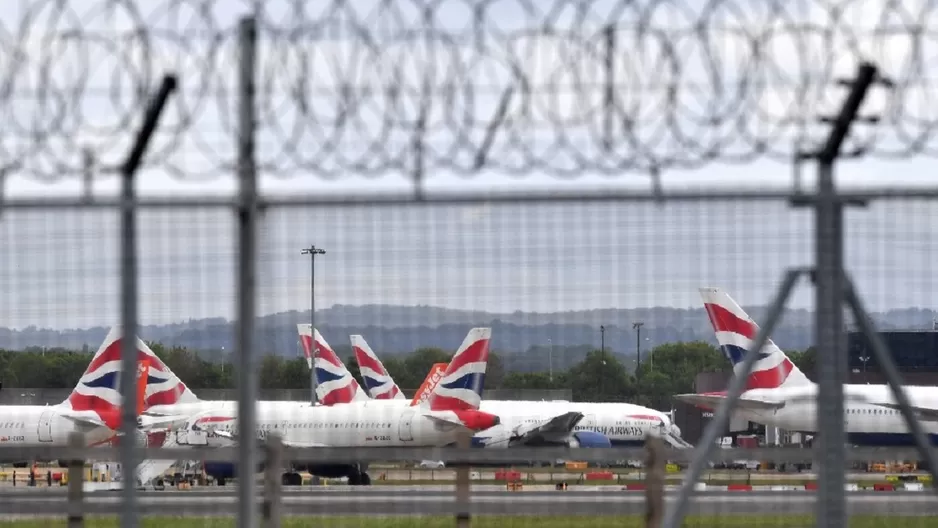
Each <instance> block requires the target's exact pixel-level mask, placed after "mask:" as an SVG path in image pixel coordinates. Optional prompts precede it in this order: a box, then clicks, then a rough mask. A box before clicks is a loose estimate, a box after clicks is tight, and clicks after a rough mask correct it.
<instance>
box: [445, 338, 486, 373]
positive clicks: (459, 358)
mask: <svg viewBox="0 0 938 528" xmlns="http://www.w3.org/2000/svg"><path fill="white" fill-rule="evenodd" d="M488 358H489V340H488V339H480V340H478V341H476V342H474V343H472V344H471V345H469V346H468V347H466V349H465V350H463V351H462V352H460V353H458V354H456V356H455V357H453V360H452V361H450V363H449V366H448V367H447V369H446V372H447V374H449V373H452V372H456V371H457V370H459V369H460V368H461V367H463V366H464V365H467V364H469V363H484V362H486V361H488Z"/></svg>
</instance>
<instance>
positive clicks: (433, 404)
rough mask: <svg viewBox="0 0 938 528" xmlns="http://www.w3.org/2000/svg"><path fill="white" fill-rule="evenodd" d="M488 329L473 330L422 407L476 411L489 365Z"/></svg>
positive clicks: (489, 329)
mask: <svg viewBox="0 0 938 528" xmlns="http://www.w3.org/2000/svg"><path fill="white" fill-rule="evenodd" d="M491 338H492V329H491V328H473V329H472V330H470V331H469V334H468V335H467V336H466V339H465V340H464V341H463V342H462V345H461V346H460V347H459V350H458V351H457V352H456V354H455V355H454V356H453V359H452V360H450V362H449V365H448V366H447V367H446V371H445V372H444V373H443V377H442V378H441V379H440V381H439V383H438V384H437V385H436V386H435V387H434V388H433V390H431V391H430V397H429V398H427V401H426V403H425V405H428V406H429V407H430V410H431V411H463V410H471V409H475V410H477V409H478V408H479V404H480V403H482V388H483V386H484V385H485V370H486V367H487V366H488V361H489V341H490V340H491Z"/></svg>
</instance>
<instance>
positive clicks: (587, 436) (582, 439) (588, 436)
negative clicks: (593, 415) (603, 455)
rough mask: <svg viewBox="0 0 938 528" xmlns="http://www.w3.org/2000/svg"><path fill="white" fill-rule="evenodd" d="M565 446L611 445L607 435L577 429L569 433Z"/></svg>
mask: <svg viewBox="0 0 938 528" xmlns="http://www.w3.org/2000/svg"><path fill="white" fill-rule="evenodd" d="M567 447H574V448H575V447H612V442H610V441H609V437H608V436H606V435H604V434H601V433H596V432H593V431H578V432H576V433H573V434H572V435H570V438H569V439H568V440H567Z"/></svg>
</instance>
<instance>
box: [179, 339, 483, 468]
mask: <svg viewBox="0 0 938 528" xmlns="http://www.w3.org/2000/svg"><path fill="white" fill-rule="evenodd" d="M490 338H491V329H489V328H473V329H472V330H470V331H469V333H468V335H467V336H466V338H465V340H464V341H463V343H462V345H461V346H460V347H459V350H458V351H457V352H456V355H455V356H454V357H453V360H452V361H451V362H450V363H449V365H448V366H447V369H446V372H445V373H444V374H443V376H442V379H441V380H440V382H439V383H438V384H437V385H436V386H435V387H434V388H433V390H432V391H431V393H430V396H429V398H427V399H426V401H423V402H421V403H420V404H418V405H416V406H409V405H408V406H401V405H393V406H392V405H388V403H390V402H391V401H396V400H390V401H381V400H371V401H366V402H361V403H358V404H354V405H342V404H338V405H317V406H307V407H294V408H292V409H280V410H279V412H271V413H269V414H261V413H258V423H257V431H256V433H257V435H258V437H259V438H264V437H266V436H267V435H269V434H271V433H278V434H280V435H281V438H282V440H283V443H284V445H286V446H293V447H325V446H343V447H366V446H367V447H388V446H443V445H448V444H452V443H453V442H455V441H456V438H457V436H458V434H459V433H460V432H462V431H480V430H485V429H490V428H491V427H493V426H496V425H498V423H499V417H498V416H496V415H493V414H490V413H487V412H483V411H480V410H479V403H480V402H481V399H482V387H483V385H484V380H485V371H486V366H487V363H488V355H489V341H490ZM338 390H341V389H338ZM345 394H351V391H345ZM176 436H177V439H176V442H177V443H178V444H180V445H191V446H212V445H219V444H220V445H224V444H225V443H227V441H236V440H237V439H238V418H237V415H236V413H219V412H217V411H214V412H213V411H207V412H204V413H199V414H196V415H193V416H192V417H190V419H189V420H188V421H187V423H186V424H185V426H184V427H183V428H182V429H180V430H178V431H177V432H176ZM216 439H221V440H216ZM304 469H305V470H306V471H307V472H309V473H310V474H313V475H318V476H322V477H331V478H337V477H347V478H348V482H349V484H350V485H370V484H371V477H370V476H369V475H368V472H367V466H366V465H365V464H354V465H349V464H320V463H303V462H298V463H294V464H293V471H290V472H288V473H285V474H284V475H283V481H284V484H287V485H292V484H298V483H300V482H301V480H302V479H301V477H300V475H299V473H298V471H302V470H304ZM206 471H209V470H208V469H207V468H206Z"/></svg>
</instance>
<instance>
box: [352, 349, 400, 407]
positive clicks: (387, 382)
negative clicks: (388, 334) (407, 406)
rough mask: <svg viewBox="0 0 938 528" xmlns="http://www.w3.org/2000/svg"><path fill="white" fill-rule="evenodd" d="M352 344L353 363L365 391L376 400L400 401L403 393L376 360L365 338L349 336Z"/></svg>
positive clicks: (379, 361) (381, 364)
mask: <svg viewBox="0 0 938 528" xmlns="http://www.w3.org/2000/svg"><path fill="white" fill-rule="evenodd" d="M349 340H350V341H351V342H352V351H353V352H354V353H355V361H357V362H358V370H359V372H361V375H362V381H363V382H364V383H365V390H366V391H367V392H368V394H369V395H370V396H371V397H372V398H374V399H376V400H402V399H404V393H403V392H401V389H400V387H398V386H397V384H396V383H394V379H392V378H391V375H390V374H389V373H388V371H387V369H386V368H384V364H383V363H381V360H380V359H378V356H377V355H376V354H375V353H374V351H373V350H371V347H370V346H368V343H367V342H366V341H365V338H364V337H362V336H360V335H353V336H349Z"/></svg>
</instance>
